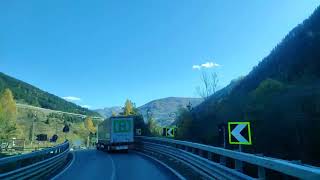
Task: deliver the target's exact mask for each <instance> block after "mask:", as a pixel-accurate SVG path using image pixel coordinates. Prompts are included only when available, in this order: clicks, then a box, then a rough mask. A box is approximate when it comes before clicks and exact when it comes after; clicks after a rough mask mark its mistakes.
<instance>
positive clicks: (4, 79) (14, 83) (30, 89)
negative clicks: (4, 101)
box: [0, 72, 100, 116]
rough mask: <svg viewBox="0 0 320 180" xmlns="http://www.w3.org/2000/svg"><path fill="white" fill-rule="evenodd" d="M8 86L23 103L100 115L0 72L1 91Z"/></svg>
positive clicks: (19, 101) (18, 100) (17, 99)
mask: <svg viewBox="0 0 320 180" xmlns="http://www.w3.org/2000/svg"><path fill="white" fill-rule="evenodd" d="M6 88H9V89H10V90H11V91H12V93H13V95H14V98H15V100H16V101H17V102H18V103H21V104H28V105H32V106H36V107H41V108H45V109H52V110H57V111H65V112H70V113H76V114H84V115H89V116H100V115H99V114H98V113H97V112H94V111H91V110H89V109H86V108H83V107H81V106H78V105H76V104H74V103H71V102H69V101H66V100H64V99H62V98H60V97H58V96H56V95H53V94H50V93H48V92H45V91H43V90H41V89H39V88H37V87H35V86H33V85H30V84H28V83H26V82H23V81H21V80H18V79H15V78H13V77H10V76H8V75H6V74H4V73H1V72H0V92H1V91H3V90H4V89H6Z"/></svg>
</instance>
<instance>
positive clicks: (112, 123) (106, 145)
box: [96, 116, 134, 152]
mask: <svg viewBox="0 0 320 180" xmlns="http://www.w3.org/2000/svg"><path fill="white" fill-rule="evenodd" d="M133 126H134V117H132V116H115V117H110V118H108V119H106V120H104V121H103V122H102V123H100V124H99V125H98V131H97V144H96V147H97V149H98V150H106V151H108V152H109V151H119V150H121V151H128V149H129V148H130V147H131V145H132V144H133V141H134V127H133Z"/></svg>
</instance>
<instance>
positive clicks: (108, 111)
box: [95, 106, 122, 118]
mask: <svg viewBox="0 0 320 180" xmlns="http://www.w3.org/2000/svg"><path fill="white" fill-rule="evenodd" d="M95 111H96V112H98V113H99V114H100V115H101V116H103V117H104V118H107V117H110V116H111V115H112V112H114V113H116V114H119V113H120V112H122V107H121V106H113V107H105V108H103V109H96V110H95Z"/></svg>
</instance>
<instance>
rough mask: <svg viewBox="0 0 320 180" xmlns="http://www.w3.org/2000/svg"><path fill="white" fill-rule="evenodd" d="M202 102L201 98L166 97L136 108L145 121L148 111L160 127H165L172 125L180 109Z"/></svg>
mask: <svg viewBox="0 0 320 180" xmlns="http://www.w3.org/2000/svg"><path fill="white" fill-rule="evenodd" d="M202 101H203V100H202V99H201V98H183V97H168V98H163V99H157V100H153V101H151V102H149V103H147V104H145V105H143V106H140V107H139V108H138V110H139V112H140V113H141V114H142V115H143V117H144V119H145V120H146V117H147V111H148V109H150V111H151V113H152V115H153V118H154V119H155V120H156V121H157V122H158V123H159V124H160V125H161V126H167V125H170V124H172V123H173V121H174V119H175V113H176V112H177V111H178V109H179V108H180V107H184V108H185V107H186V106H187V105H188V104H189V102H190V103H191V106H192V107H194V106H197V105H199V104H200V103H201V102H202Z"/></svg>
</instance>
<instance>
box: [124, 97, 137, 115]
mask: <svg viewBox="0 0 320 180" xmlns="http://www.w3.org/2000/svg"><path fill="white" fill-rule="evenodd" d="M135 109H136V108H135V105H134V103H132V101H130V100H129V99H127V100H126V102H125V105H124V108H123V115H124V116H130V115H135V114H137V112H136V110H135Z"/></svg>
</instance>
